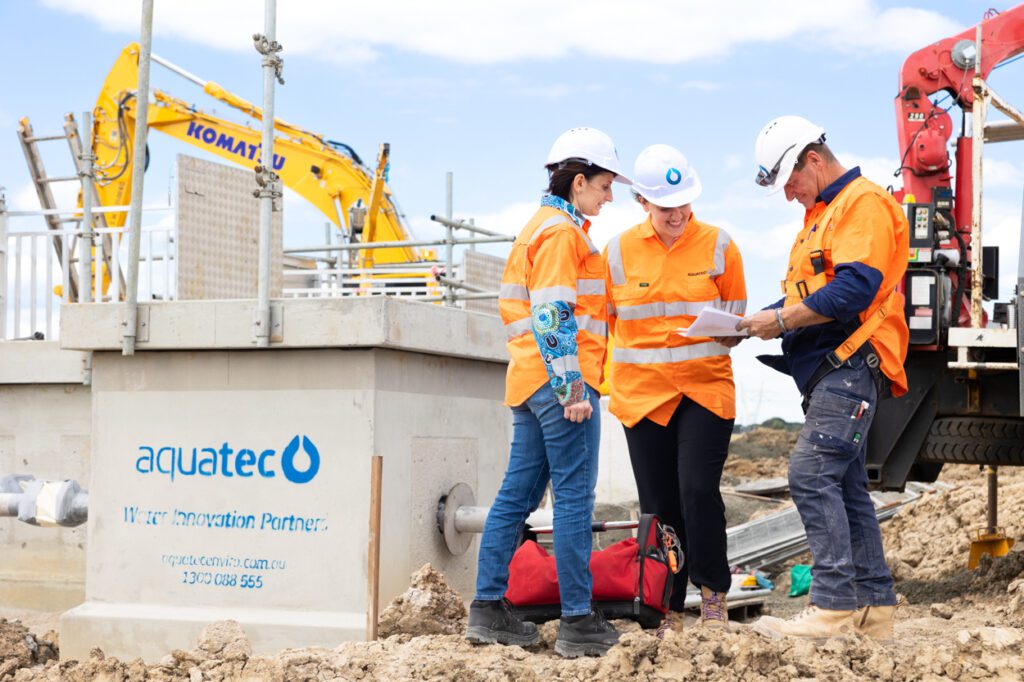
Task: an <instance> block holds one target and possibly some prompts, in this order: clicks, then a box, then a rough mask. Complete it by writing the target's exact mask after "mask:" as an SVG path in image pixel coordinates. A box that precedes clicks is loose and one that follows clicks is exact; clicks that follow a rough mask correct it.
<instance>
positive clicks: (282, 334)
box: [61, 299, 511, 661]
mask: <svg viewBox="0 0 1024 682" xmlns="http://www.w3.org/2000/svg"><path fill="white" fill-rule="evenodd" d="M275 305H278V306H279V310H278V311H277V313H276V316H277V317H276V319H278V320H280V321H283V323H282V326H281V327H280V328H278V329H277V331H276V334H277V335H278V337H279V338H280V339H281V345H280V346H276V347H271V348H269V349H260V350H256V349H254V348H252V343H251V321H252V307H253V303H252V302H251V301H227V302H225V301H211V302H200V301H193V302H181V303H171V302H168V303H159V304H151V305H148V306H146V310H144V311H142V312H141V313H140V319H141V320H143V321H148V322H147V324H148V332H147V334H146V336H145V340H144V341H142V342H140V343H139V345H138V350H137V352H136V355H135V356H133V357H124V356H122V355H121V354H120V352H119V350H116V349H118V348H119V346H120V340H119V333H118V326H117V325H116V324H115V325H114V326H113V327H109V326H108V324H109V323H110V322H111V321H112V320H115V319H116V315H115V316H114V317H111V312H110V309H111V307H110V306H99V305H97V306H72V307H65V308H64V309H63V310H62V316H63V318H62V319H63V330H62V335H63V337H64V338H63V339H62V342H63V344H64V345H65V346H66V347H72V348H78V349H88V350H93V351H94V354H93V374H92V376H93V387H92V435H93V439H92V451H93V461H92V479H91V484H90V508H89V524H88V533H89V543H90V545H89V554H88V558H87V567H86V603H85V604H83V605H82V606H81V607H79V608H76V609H74V610H72V611H70V612H68V613H67V614H66V615H65V616H64V618H63V621H62V633H61V655H62V656H64V657H67V658H80V657H84V656H87V655H88V651H89V649H91V648H92V647H94V646H102V647H103V649H104V651H106V652H107V653H108V654H110V655H115V656H118V657H126V658H134V657H137V656H140V657H142V658H144V659H146V660H147V661H155V660H158V659H159V658H160V657H161V656H163V655H164V654H166V653H167V652H168V651H170V650H171V649H173V648H185V649H187V648H190V647H191V646H193V645H194V643H195V639H196V637H197V636H198V634H199V632H200V631H201V629H202V628H203V627H204V626H205V625H206V624H208V623H210V622H212V621H214V620H219V619H225V618H233V619H235V620H238V621H239V622H240V623H242V625H243V626H244V627H245V629H246V632H247V634H248V635H249V637H250V639H251V640H252V643H253V647H254V650H255V651H256V652H257V653H273V652H277V651H279V650H280V649H282V648H285V647H300V646H336V645H337V644H338V643H339V642H341V641H343V640H351V639H363V637H364V635H365V626H366V611H367V606H368V600H367V545H368V525H369V510H370V461H371V456H372V455H374V454H380V455H382V456H383V458H384V477H383V515H382V532H381V576H380V587H381V602H382V606H383V605H386V603H387V602H388V601H389V600H390V599H392V598H393V597H394V596H396V595H397V594H399V593H400V592H402V591H403V590H404V589H405V588H406V586H407V584H408V578H409V575H410V573H412V572H413V571H414V570H415V569H416V568H418V567H419V566H420V565H422V564H423V563H425V562H430V563H432V564H434V566H436V567H437V568H439V569H440V570H441V571H443V572H444V574H445V576H446V578H447V579H448V581H449V582H450V583H451V584H452V585H453V587H455V588H456V589H458V590H459V591H460V592H462V593H463V594H464V595H466V596H467V597H468V596H470V595H471V593H472V588H473V581H474V579H475V568H476V566H475V559H476V543H474V545H473V546H472V547H470V549H469V551H468V552H467V553H466V554H464V555H462V556H458V557H456V556H452V555H451V554H450V553H449V552H448V550H447V549H446V547H445V545H444V542H443V540H442V538H441V536H440V534H439V532H438V530H437V527H436V521H435V514H436V508H437V502H438V499H439V497H440V496H441V495H442V494H444V493H445V492H447V491H448V490H449V488H450V487H451V486H452V485H454V484H455V483H456V482H459V481H462V482H465V483H468V484H469V485H470V486H471V487H472V488H473V489H474V490H475V491H476V493H477V495H478V496H479V497H478V499H487V500H489V499H492V498H493V496H494V494H495V492H496V490H497V487H498V484H499V483H500V478H501V475H502V473H503V471H504V466H505V462H506V459H507V450H508V442H509V438H510V431H511V424H510V417H509V413H508V410H507V408H505V407H503V406H502V404H501V399H502V393H503V379H504V372H505V367H504V364H505V352H504V337H503V332H502V328H501V324H500V322H499V321H498V320H497V318H494V317H492V316H487V315H481V314H476V313H466V312H464V311H459V310H452V309H445V308H442V307H440V306H434V305H428V304H421V303H411V302H404V301H398V300H395V299H335V300H316V301H309V300H296V301H291V300H289V301H284V302H280V303H275ZM142 338H144V337H143V336H142V335H141V334H140V339H142ZM243 349H244V350H243Z"/></svg>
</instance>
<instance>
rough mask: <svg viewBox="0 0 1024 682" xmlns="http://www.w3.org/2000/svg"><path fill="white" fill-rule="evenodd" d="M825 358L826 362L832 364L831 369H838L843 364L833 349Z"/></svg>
mask: <svg viewBox="0 0 1024 682" xmlns="http://www.w3.org/2000/svg"><path fill="white" fill-rule="evenodd" d="M825 359H826V360H828V364H830V365H832V368H833V369H839V368H840V367H842V366H843V361H842V360H840V359H839V356H838V355H836V352H835V351H832V352H831V353H829V354H828V355H826V356H825Z"/></svg>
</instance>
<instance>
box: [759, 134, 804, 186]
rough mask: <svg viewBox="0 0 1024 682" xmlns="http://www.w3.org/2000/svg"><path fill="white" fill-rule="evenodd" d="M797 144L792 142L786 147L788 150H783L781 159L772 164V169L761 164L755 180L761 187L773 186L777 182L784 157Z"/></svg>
mask: <svg viewBox="0 0 1024 682" xmlns="http://www.w3.org/2000/svg"><path fill="white" fill-rule="evenodd" d="M795 146H796V145H795V144H791V145H789V146H788V147H786V151H784V152H782V156H780V157H779V160H778V161H776V162H775V165H774V166H772V169H771V170H768V169H767V168H765V167H764V166H760V167H759V169H758V171H757V177H756V178H755V179H754V182H756V183H757V184H759V185H761V187H771V186H772V185H773V184H775V178H777V177H779V168H780V167H781V166H782V159H784V158H785V156H786V154H788V153H789V150H790V149H792V148H793V147H795Z"/></svg>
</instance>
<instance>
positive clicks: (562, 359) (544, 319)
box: [530, 301, 588, 405]
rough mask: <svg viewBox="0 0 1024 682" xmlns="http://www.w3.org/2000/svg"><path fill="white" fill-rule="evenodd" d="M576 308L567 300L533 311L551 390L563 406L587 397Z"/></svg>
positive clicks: (534, 332) (534, 328)
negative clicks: (581, 370)
mask: <svg viewBox="0 0 1024 682" xmlns="http://www.w3.org/2000/svg"><path fill="white" fill-rule="evenodd" d="M573 308H574V306H573V305H571V304H570V303H568V302H567V301H551V302H549V303H539V304H537V305H534V306H532V307H531V309H530V320H531V322H532V326H533V338H534V340H535V341H536V342H537V349H538V350H539V351H540V356H541V358H543V359H544V368H545V369H546V370H547V373H548V380H549V381H550V382H551V388H553V389H554V391H555V396H556V397H557V398H558V402H559V403H561V404H562V405H574V404H575V403H578V402H580V401H583V400H586V399H587V397H588V395H587V386H586V384H585V383H583V374H581V373H580V359H579V351H578V349H577V347H576V334H577V331H578V330H577V327H576V318H575V317H573Z"/></svg>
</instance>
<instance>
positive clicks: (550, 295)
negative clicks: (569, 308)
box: [530, 287, 576, 306]
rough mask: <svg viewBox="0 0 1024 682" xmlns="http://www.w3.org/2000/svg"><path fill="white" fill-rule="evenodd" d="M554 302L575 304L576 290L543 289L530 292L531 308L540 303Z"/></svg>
mask: <svg viewBox="0 0 1024 682" xmlns="http://www.w3.org/2000/svg"><path fill="white" fill-rule="evenodd" d="M555 301H565V302H566V303H576V288H575V287H544V288H543V289H535V290H534V291H531V292H530V305H531V306H535V305H538V304H540V303H554V302H555Z"/></svg>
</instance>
